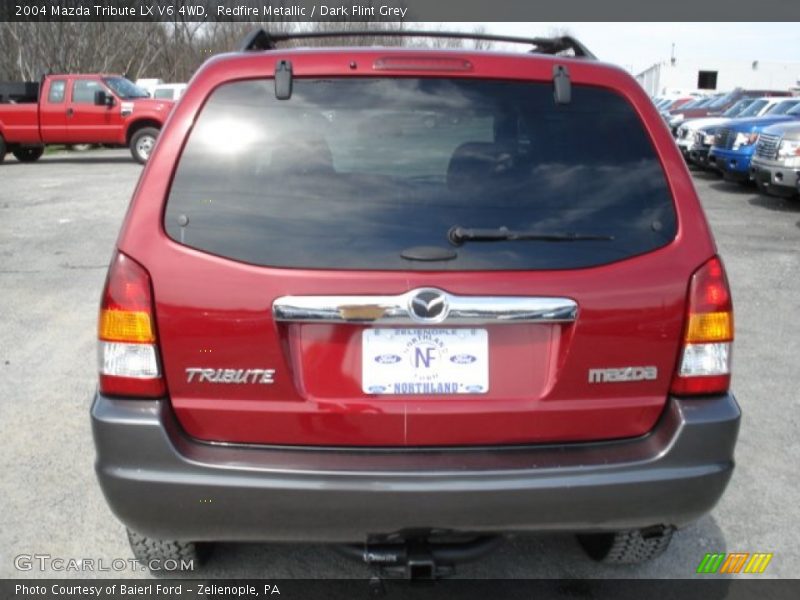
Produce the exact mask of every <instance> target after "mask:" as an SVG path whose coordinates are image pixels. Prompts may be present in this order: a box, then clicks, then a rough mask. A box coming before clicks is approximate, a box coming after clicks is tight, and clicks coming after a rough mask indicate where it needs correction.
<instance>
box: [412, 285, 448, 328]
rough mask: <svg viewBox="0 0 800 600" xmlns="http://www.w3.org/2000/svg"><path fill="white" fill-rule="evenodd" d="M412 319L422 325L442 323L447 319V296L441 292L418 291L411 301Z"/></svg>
mask: <svg viewBox="0 0 800 600" xmlns="http://www.w3.org/2000/svg"><path fill="white" fill-rule="evenodd" d="M408 308H409V313H410V314H411V318H412V319H414V320H415V321H419V322H422V323H441V322H442V321H444V320H445V319H446V318H447V312H448V308H449V307H448V302H447V294H445V293H444V292H441V291H439V290H427V289H426V290H417V291H415V292H412V293H411V296H410V300H409V306H408Z"/></svg>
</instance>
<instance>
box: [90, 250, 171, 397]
mask: <svg viewBox="0 0 800 600" xmlns="http://www.w3.org/2000/svg"><path fill="white" fill-rule="evenodd" d="M97 337H98V363H99V364H98V366H99V370H100V392H101V393H103V394H107V395H114V396H128V397H130V396H138V397H145V398H155V397H159V396H163V395H164V394H165V392H166V388H165V386H164V380H163V378H162V376H161V367H160V364H159V359H158V346H157V345H156V341H157V340H156V329H155V318H154V316H153V294H152V291H151V286H150V276H149V275H148V274H147V271H145V270H144V268H143V267H142V266H141V265H139V264H138V263H137V262H136V261H134V260H133V259H131V258H129V257H127V256H125V255H124V254H122V253H121V252H120V253H117V254H116V255H115V257H114V260H113V261H112V263H111V267H110V268H109V271H108V278H107V279H106V287H105V289H104V290H103V300H102V303H101V304H100V318H99V320H98V325H97Z"/></svg>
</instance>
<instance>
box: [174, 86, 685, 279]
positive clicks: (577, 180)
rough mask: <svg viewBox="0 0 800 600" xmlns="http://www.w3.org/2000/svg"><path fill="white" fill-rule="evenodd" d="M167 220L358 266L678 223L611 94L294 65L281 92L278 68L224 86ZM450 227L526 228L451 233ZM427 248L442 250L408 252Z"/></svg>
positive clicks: (528, 246) (595, 256)
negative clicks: (321, 73) (355, 74)
mask: <svg viewBox="0 0 800 600" xmlns="http://www.w3.org/2000/svg"><path fill="white" fill-rule="evenodd" d="M164 224H165V229H166V231H167V233H168V235H169V236H170V237H171V238H172V239H174V240H176V241H178V242H180V243H182V244H185V245H187V246H190V247H192V248H196V249H198V250H201V251H205V252H208V253H211V254H215V255H219V256H223V257H227V258H230V259H234V260H237V261H243V262H247V263H252V264H256V265H264V266H271V267H289V268H314V269H358V270H509V269H511V270H522V269H525V270H527V269H570V268H582V267H590V266H595V265H601V264H607V263H610V262H614V261H618V260H622V259H625V258H628V257H631V256H635V255H639V254H642V253H646V252H649V251H652V250H654V249H656V248H659V247H662V246H664V245H666V244H668V243H669V242H670V241H671V240H673V239H674V237H675V234H676V227H677V225H676V217H675V211H674V206H673V201H672V197H671V194H670V192H669V187H668V185H667V182H666V179H665V175H664V172H663V169H662V166H661V164H660V162H659V160H658V157H657V156H656V153H655V151H654V147H653V144H652V142H651V140H650V138H649V136H648V134H647V132H646V131H645V130H644V128H643V125H642V123H641V120H640V119H639V117H638V116H637V114H636V112H635V111H634V109H633V107H632V106H630V104H629V103H628V102H627V101H626V100H625V99H624V98H622V97H621V96H619V95H618V94H616V93H614V92H612V91H609V90H605V89H601V88H595V87H589V86H581V85H574V86H573V93H572V101H571V102H570V103H569V104H567V105H556V104H555V103H554V101H553V89H552V83H549V82H548V83H531V82H506V81H489V80H478V79H438V78H424V79H414V78H344V79H296V80H295V81H294V89H293V93H292V96H291V98H290V99H289V100H278V99H276V97H275V93H274V85H273V82H272V80H270V79H264V80H250V81H238V82H234V83H229V84H225V85H223V86H221V87H219V88H217V89H216V90H215V91H214V92H213V93H212V94H211V96H210V97H209V99H208V101H207V102H206V104H205V106H204V108H203V109H202V112H201V113H200V115H199V116H198V118H197V121H196V124H195V125H194V127H193V130H192V132H191V134H190V137H189V139H188V142H187V144H186V146H185V149H184V151H183V153H182V156H181V158H180V161H179V164H178V166H177V170H176V173H175V177H174V180H173V183H172V186H171V190H170V193H169V198H168V202H167V207H166V212H165V222H164ZM454 227H460V228H461V230H460V231H462V232H463V231H467V232H469V231H471V232H473V233H475V232H477V233H481V232H483V233H484V234H486V232H487V231H488V232H489V233H492V232H495V233H496V232H497V231H505V230H504V229H501V228H506V229H507V230H508V232H510V234H511V235H509V236H508V237H512V238H514V237H515V235H514V234H517V233H520V234H523V235H521V236H516V238H517V239H500V238H503V236H502V235H500V236H497V239H486V238H487V237H489V238H492V236H491V235H489V236H486V235H484V236H483V238H482V239H477V240H472V241H470V240H469V239H466V240H462V241H463V243H461V244H454V243H453V242H452V238H451V237H449V234H450V232H452V231H453V228H454ZM478 237H480V236H478ZM420 247H422V248H433V249H439V250H442V252H441V253H439V254H441V256H440V258H446V260H445V259H442V260H409V259H408V258H407V257H408V256H409V255H411V256H414V255H415V253H414V252H411V253H409V252H408V251H409V249H414V248H420ZM417 254H419V253H417ZM421 255H422V256H423V257H426V256H428V254H426V253H425V252H422V253H421ZM430 255H431V256H432V257H435V256H437V252H432V253H430ZM404 256H406V257H405V258H404Z"/></svg>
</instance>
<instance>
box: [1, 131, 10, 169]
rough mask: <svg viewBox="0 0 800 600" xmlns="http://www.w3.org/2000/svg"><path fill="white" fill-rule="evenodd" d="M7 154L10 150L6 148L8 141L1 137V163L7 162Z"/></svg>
mask: <svg viewBox="0 0 800 600" xmlns="http://www.w3.org/2000/svg"><path fill="white" fill-rule="evenodd" d="M6 152H8V148H7V147H6V141H5V140H4V139H3V136H2V135H0V163H1V162H3V160H5V157H6Z"/></svg>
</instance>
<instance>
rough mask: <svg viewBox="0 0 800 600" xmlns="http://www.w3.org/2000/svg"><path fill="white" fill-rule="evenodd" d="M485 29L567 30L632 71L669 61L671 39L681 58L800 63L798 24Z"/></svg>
mask: <svg viewBox="0 0 800 600" xmlns="http://www.w3.org/2000/svg"><path fill="white" fill-rule="evenodd" d="M794 1H798V0H794ZM441 27H442V29H448V28H451V27H452V28H457V29H465V30H467V31H471V30H472V29H473V28H474V27H475V24H474V23H442V24H441ZM485 27H486V29H487V31H488V32H489V33H498V34H505V35H519V36H537V35H547V34H548V33H552V31H553V30H554V29H568V30H569V31H570V32H571V33H572V34H573V35H574V36H575V37H577V38H578V39H579V40H580V41H581V42H583V44H584V45H585V46H586V47H588V48H589V50H591V51H592V52H593V53H594V54H596V55H597V56H598V58H600V59H601V60H603V61H606V62H611V63H615V64H617V65H619V66H621V67H624V68H626V69H628V70H632V71H633V72H634V74H635V73H638V72H640V71H642V70H644V69H645V68H647V67H649V66H650V65H652V64H654V63H656V62H659V61H662V60H668V59H669V57H670V49H671V46H672V44H673V43H674V44H675V54H676V56H677V58H678V59H680V58H681V57H683V58H688V57H694V58H711V59H715V58H716V59H742V60H748V61H754V60H761V61H772V60H775V61H787V62H798V63H800V24H798V23H486V24H485ZM798 75H799V76H800V73H798Z"/></svg>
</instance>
